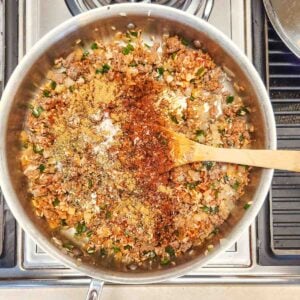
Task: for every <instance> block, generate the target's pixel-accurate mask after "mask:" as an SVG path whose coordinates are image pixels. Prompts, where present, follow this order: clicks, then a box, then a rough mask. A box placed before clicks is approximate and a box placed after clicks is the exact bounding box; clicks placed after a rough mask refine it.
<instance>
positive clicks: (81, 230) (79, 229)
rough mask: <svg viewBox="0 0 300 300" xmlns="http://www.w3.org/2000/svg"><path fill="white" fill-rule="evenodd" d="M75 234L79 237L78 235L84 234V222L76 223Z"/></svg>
mask: <svg viewBox="0 0 300 300" xmlns="http://www.w3.org/2000/svg"><path fill="white" fill-rule="evenodd" d="M75 229H76V234H77V235H79V234H82V233H84V232H86V230H87V228H86V225H85V223H84V222H82V223H77V225H76V228H75Z"/></svg>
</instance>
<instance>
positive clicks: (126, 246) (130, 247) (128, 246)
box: [124, 245, 132, 250]
mask: <svg viewBox="0 0 300 300" xmlns="http://www.w3.org/2000/svg"><path fill="white" fill-rule="evenodd" d="M124 249H125V250H131V249H132V246H130V245H125V246H124Z"/></svg>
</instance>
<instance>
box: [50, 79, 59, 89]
mask: <svg viewBox="0 0 300 300" xmlns="http://www.w3.org/2000/svg"><path fill="white" fill-rule="evenodd" d="M56 86H57V84H56V82H55V81H53V80H51V83H50V87H51V89H52V90H55V88H56Z"/></svg>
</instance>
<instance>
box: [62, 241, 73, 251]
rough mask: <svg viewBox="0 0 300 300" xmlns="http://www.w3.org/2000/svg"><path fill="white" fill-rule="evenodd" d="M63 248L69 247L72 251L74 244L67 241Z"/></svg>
mask: <svg viewBox="0 0 300 300" xmlns="http://www.w3.org/2000/svg"><path fill="white" fill-rule="evenodd" d="M63 248H66V249H68V250H69V251H71V250H73V249H74V245H73V244H71V243H70V242H67V243H65V244H63Z"/></svg>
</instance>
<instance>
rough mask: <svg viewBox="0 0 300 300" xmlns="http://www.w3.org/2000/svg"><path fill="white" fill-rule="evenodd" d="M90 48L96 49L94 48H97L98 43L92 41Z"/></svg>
mask: <svg viewBox="0 0 300 300" xmlns="http://www.w3.org/2000/svg"><path fill="white" fill-rule="evenodd" d="M91 49H92V50H96V49H99V47H98V44H97V43H95V42H94V43H92V45H91Z"/></svg>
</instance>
